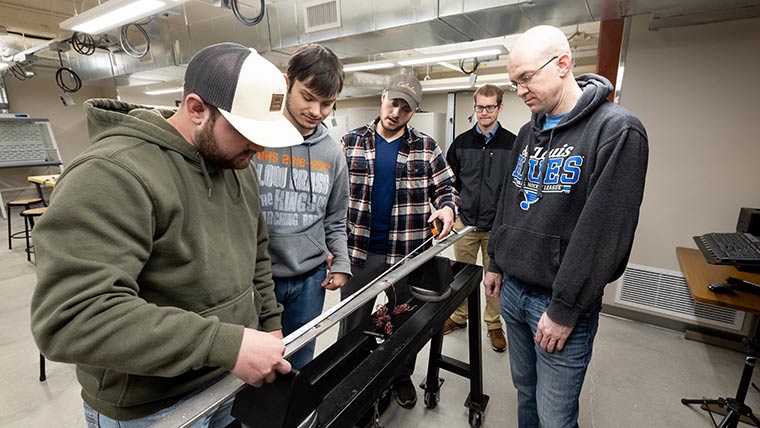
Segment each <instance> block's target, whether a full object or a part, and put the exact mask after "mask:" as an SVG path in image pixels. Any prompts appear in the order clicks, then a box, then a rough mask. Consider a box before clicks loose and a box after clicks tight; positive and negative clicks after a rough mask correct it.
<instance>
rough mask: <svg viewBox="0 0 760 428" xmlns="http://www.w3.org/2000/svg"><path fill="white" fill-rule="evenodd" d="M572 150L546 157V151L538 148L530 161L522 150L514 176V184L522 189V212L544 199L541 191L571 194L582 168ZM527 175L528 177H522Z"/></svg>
mask: <svg viewBox="0 0 760 428" xmlns="http://www.w3.org/2000/svg"><path fill="white" fill-rule="evenodd" d="M573 149H575V147H573V146H568V145H567V144H565V145H564V146H562V147H557V148H554V149H552V150H550V151H549V153H547V152H546V149H545V148H543V147H536V148H534V149H533V153H532V154H531V156H530V158H528V148H527V147H526V148H525V149H523V152H522V153H520V157H519V158H518V160H517V166H516V167H515V170H514V171H513V172H512V184H514V185H515V186H517V187H519V188H520V193H522V196H523V198H524V199H523V200H522V201H520V208H521V209H523V210H528V209H530V207H531V205H533V204H535V203H536V202H538V201H539V200H540V199H541V198H540V197H539V196H538V189H539V188H540V189H541V193H566V194H567V193H570V191H571V190H572V188H573V185H574V184H576V183H578V180H579V179H580V177H581V166H582V165H583V157H582V156H580V155H572V156H571V154H572V152H573ZM526 163H527V164H528V165H527V167H526V165H525V164H526ZM523 170H527V171H523ZM524 174H527V177H523V175H524Z"/></svg>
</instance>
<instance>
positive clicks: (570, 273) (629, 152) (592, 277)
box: [546, 126, 649, 326]
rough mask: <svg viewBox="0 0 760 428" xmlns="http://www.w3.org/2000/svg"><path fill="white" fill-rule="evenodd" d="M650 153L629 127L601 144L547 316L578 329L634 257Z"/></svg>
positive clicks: (644, 141) (641, 136)
mask: <svg viewBox="0 0 760 428" xmlns="http://www.w3.org/2000/svg"><path fill="white" fill-rule="evenodd" d="M648 154H649V148H648V144H647V137H646V134H645V131H644V130H643V128H639V127H635V126H629V127H626V128H625V129H622V130H621V132H620V133H619V134H617V135H616V136H615V137H614V138H611V139H610V140H609V141H607V142H604V143H602V144H600V148H599V151H598V155H597V164H598V165H599V167H598V168H596V170H595V171H594V172H593V176H592V185H591V186H590V190H589V194H588V195H587V199H586V204H585V206H584V208H583V211H582V213H581V215H580V217H579V218H578V222H577V224H576V227H575V229H574V230H573V234H572V237H571V239H570V242H569V243H568V246H567V250H566V252H565V256H564V258H563V259H562V264H561V266H560V267H559V271H558V273H557V276H556V277H555V280H554V284H553V286H552V301H551V304H550V305H549V308H548V309H547V311H546V313H547V315H549V318H551V319H552V320H553V321H555V322H558V323H560V324H562V325H567V326H574V325H575V324H576V322H577V320H578V317H579V316H580V314H581V313H583V312H584V311H586V310H588V308H589V307H590V306H591V305H592V304H593V303H594V302H596V301H597V300H598V299H599V298H601V296H602V292H603V289H604V286H605V285H607V283H608V282H610V281H613V280H615V279H616V278H615V274H616V273H617V272H618V271H619V269H620V267H621V266H622V265H624V264H625V263H626V262H627V260H628V256H629V255H630V251H631V245H632V243H633V235H634V232H635V230H636V224H637V223H638V219H639V207H640V205H641V200H642V198H643V193H644V180H645V176H646V170H647V159H648Z"/></svg>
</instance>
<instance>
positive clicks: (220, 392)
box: [150, 226, 475, 428]
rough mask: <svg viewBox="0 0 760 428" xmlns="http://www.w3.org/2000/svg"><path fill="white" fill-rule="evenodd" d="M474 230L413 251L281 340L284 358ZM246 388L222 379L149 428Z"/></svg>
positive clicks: (185, 420) (178, 426)
mask: <svg viewBox="0 0 760 428" xmlns="http://www.w3.org/2000/svg"><path fill="white" fill-rule="evenodd" d="M474 229H475V228H474V227H472V226H467V227H465V228H464V229H462V230H461V231H459V232H458V233H451V234H449V236H447V237H446V238H445V239H443V240H441V241H439V242H437V243H436V244H435V245H433V246H432V247H430V248H428V249H427V250H425V251H423V252H421V253H420V254H419V255H417V256H414V257H410V256H412V255H413V253H414V252H415V251H416V250H415V251H413V252H412V253H411V254H409V255H407V257H405V259H407V258H408V260H407V261H406V263H404V264H402V265H400V266H398V268H397V269H395V270H391V269H389V270H387V271H385V272H384V273H383V274H381V275H380V276H379V277H377V278H375V279H374V280H373V281H372V282H370V283H369V284H367V285H366V286H364V287H363V288H361V289H360V290H359V291H357V292H356V293H354V294H352V295H351V297H349V298H348V299H346V300H343V301H341V302H339V303H338V304H336V305H335V306H333V307H331V308H329V309H328V310H326V311H325V312H323V313H322V314H321V315H319V316H318V317H316V318H314V319H313V320H312V321H310V322H309V323H307V324H305V325H304V326H303V327H301V328H299V329H298V330H296V331H294V332H293V333H291V334H289V335H287V336H286V337H285V338H284V339H283V341H284V342H285V357H289V356H290V355H292V354H293V353H294V352H296V351H297V350H299V349H300V348H301V347H303V346H304V345H306V344H307V343H309V342H311V341H312V340H314V339H316V338H317V336H319V335H320V334H322V333H324V332H325V331H327V330H328V329H329V328H330V327H332V326H333V325H335V324H336V323H338V322H340V320H342V319H343V318H345V317H347V316H348V315H349V314H351V313H352V312H354V311H355V310H357V309H358V308H360V307H361V306H363V305H364V304H365V303H367V302H370V301H373V300H374V299H375V298H376V297H377V295H378V294H380V293H381V292H383V291H385V289H386V288H388V287H390V286H392V285H393V284H395V283H396V282H398V281H399V280H400V279H403V278H404V277H406V276H407V275H409V274H410V273H412V272H413V271H414V270H415V269H417V268H418V267H420V266H422V265H423V264H424V263H425V262H426V261H428V260H430V259H432V258H433V257H435V256H436V255H437V254H438V253H440V252H441V251H443V250H445V249H446V248H448V247H450V246H451V245H453V244H454V242H456V241H458V240H459V239H461V238H462V237H463V236H464V235H466V234H467V233H469V232H471V231H472V230H474ZM423 245H424V244H423ZM394 266H396V265H394ZM245 385H246V384H245V382H243V381H242V380H240V379H238V378H236V377H235V376H232V375H229V376H225V377H224V378H223V379H222V380H220V381H219V382H217V383H215V384H213V385H211V386H210V387H209V388H207V389H206V390H205V391H203V392H201V393H200V394H198V395H196V396H194V397H192V398H190V399H189V400H187V401H186V402H184V403H183V404H182V405H180V406H179V407H177V409H176V410H175V411H173V412H171V413H169V414H168V415H167V416H166V417H165V418H164V419H162V420H160V421H158V422H156V423H154V424H153V425H151V426H150V428H188V427H190V425H192V424H193V423H195V422H197V421H198V420H200V419H201V418H203V417H204V416H206V415H207V414H209V413H210V412H211V411H212V410H213V409H215V408H216V407H217V406H219V405H220V404H221V403H223V402H225V401H227V399H229V398H230V397H232V396H234V395H235V394H237V393H238V392H240V391H241V390H242V389H243V388H244V387H245Z"/></svg>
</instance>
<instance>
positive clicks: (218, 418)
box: [84, 387, 235, 428]
mask: <svg viewBox="0 0 760 428" xmlns="http://www.w3.org/2000/svg"><path fill="white" fill-rule="evenodd" d="M206 388H208V387H203V388H199V389H197V390H195V391H193V392H192V393H191V394H190V395H188V396H187V397H185V398H183V399H182V400H180V401H178V402H176V403H174V404H173V405H171V406H169V407H167V408H165V409H162V410H159V411H158V412H156V413H153V414H152V415H148V416H145V417H143V418H139V419H132V420H128V421H117V420H115V419H111V418H109V417H108V416H105V415H104V414H102V413H99V412H98V411H96V410H95V409H93V408H92V407H90V406H89V405H88V404H87V403H84V419H85V421H86V422H87V428H147V427H149V426H151V425H153V424H154V423H156V422H158V421H160V420H161V419H163V418H164V417H165V416H166V415H168V414H169V413H171V412H172V411H174V410H175V409H176V408H177V407H179V406H180V405H182V404H183V403H184V402H185V401H187V400H188V399H190V397H193V396H195V395H197V394H199V393H200V392H201V391H203V390H205V389H206ZM234 401H235V397H232V398H230V399H228V400H227V401H225V402H224V403H222V404H220V405H219V407H218V408H217V409H216V410H214V411H213V412H212V413H209V414H208V415H206V416H205V417H204V418H203V419H201V420H199V421H198V422H196V423H194V424H193V425H192V428H224V427H226V426H227V425H229V424H230V423H232V422H234V421H235V418H233V417H232V415H231V414H230V412H231V411H232V403H233V402H234Z"/></svg>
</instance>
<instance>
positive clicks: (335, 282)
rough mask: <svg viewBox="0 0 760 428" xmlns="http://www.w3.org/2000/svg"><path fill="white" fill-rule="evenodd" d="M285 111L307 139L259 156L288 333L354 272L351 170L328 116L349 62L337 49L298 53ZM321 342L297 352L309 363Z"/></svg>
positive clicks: (301, 362) (299, 362)
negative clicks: (349, 232) (349, 231)
mask: <svg viewBox="0 0 760 428" xmlns="http://www.w3.org/2000/svg"><path fill="white" fill-rule="evenodd" d="M287 79H288V94H287V97H286V101H285V103H286V106H285V111H284V115H285V117H287V118H288V120H290V122H291V123H292V124H293V126H295V127H296V129H298V130H299V131H300V132H301V135H303V137H304V142H303V144H301V145H298V146H295V147H289V148H285V149H282V150H280V149H267V150H265V151H263V152H261V153H258V155H257V156H256V157H255V158H254V161H255V164H256V171H257V172H258V175H259V180H260V184H261V186H260V188H261V209H262V211H263V213H264V218H265V220H266V224H267V229H268V231H269V237H270V239H269V254H270V256H271V257H272V275H273V276H274V282H275V294H276V295H277V301H278V302H279V303H281V304H282V305H283V306H284V311H283V313H282V333H283V335H288V334H290V333H292V332H293V331H295V330H297V329H298V328H299V327H301V326H303V325H304V324H306V323H307V322H309V321H311V320H312V319H314V318H315V317H317V316H318V315H319V314H320V313H322V307H323V305H324V300H325V289H328V290H335V289H338V288H340V287H341V286H343V284H345V283H346V282H347V281H348V279H349V278H350V276H351V263H350V262H349V259H348V250H347V247H346V211H347V209H348V171H347V169H346V158H345V156H344V155H343V151H342V150H341V148H340V145H339V144H338V142H337V141H335V139H334V138H332V137H331V136H330V134H329V133H328V130H327V126H325V124H324V123H322V121H323V120H324V119H325V118H326V117H327V116H328V115H329V114H330V112H331V111H332V108H333V105H334V104H335V99H336V97H337V96H338V94H339V93H340V91H341V90H342V89H343V66H342V65H341V63H340V61H339V60H338V57H337V56H335V54H334V53H333V52H332V51H330V50H329V49H327V48H325V47H323V46H320V45H317V44H309V45H306V46H303V47H301V48H300V49H298V50H297V51H296V52H294V53H293V55H292V56H291V58H290V61H289V62H288V70H287ZM314 344H315V343H314V341H312V342H311V343H309V344H308V345H306V346H304V347H303V348H301V349H300V350H299V351H298V352H296V353H295V354H293V355H292V356H291V357H290V362H291V364H292V366H293V368H295V369H301V368H303V366H305V365H306V364H307V363H308V362H309V361H311V359H312V358H313V356H314Z"/></svg>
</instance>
